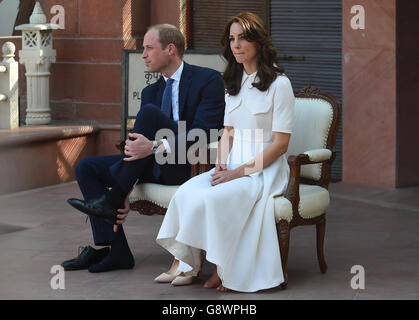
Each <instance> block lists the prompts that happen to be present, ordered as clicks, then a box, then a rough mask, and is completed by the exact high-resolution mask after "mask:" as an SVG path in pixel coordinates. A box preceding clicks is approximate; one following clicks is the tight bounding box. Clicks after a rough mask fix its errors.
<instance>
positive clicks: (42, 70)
mask: <svg viewBox="0 0 419 320" xmlns="http://www.w3.org/2000/svg"><path fill="white" fill-rule="evenodd" d="M46 21H47V18H46V16H45V14H44V12H43V11H42V7H41V5H40V4H39V2H36V4H35V8H34V10H33V12H32V15H31V17H30V18H29V22H30V23H29V24H23V25H20V26H17V27H16V30H22V50H20V51H19V58H20V59H19V62H20V63H21V64H24V65H25V68H26V74H25V75H26V82H27V109H26V124H27V125H42V124H48V123H51V109H50V107H49V76H50V72H49V70H50V67H51V63H54V62H55V56H56V52H55V50H54V49H52V30H55V29H58V28H59V26H58V25H56V24H51V23H46Z"/></svg>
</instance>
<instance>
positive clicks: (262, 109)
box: [248, 99, 272, 115]
mask: <svg viewBox="0 0 419 320" xmlns="http://www.w3.org/2000/svg"><path fill="white" fill-rule="evenodd" d="M271 107H272V104H271V103H270V102H269V101H268V100H267V99H261V100H259V101H252V102H249V106H248V109H249V110H250V112H251V113H252V114H253V115H257V114H263V113H267V112H268V111H269V110H270V109H271Z"/></svg>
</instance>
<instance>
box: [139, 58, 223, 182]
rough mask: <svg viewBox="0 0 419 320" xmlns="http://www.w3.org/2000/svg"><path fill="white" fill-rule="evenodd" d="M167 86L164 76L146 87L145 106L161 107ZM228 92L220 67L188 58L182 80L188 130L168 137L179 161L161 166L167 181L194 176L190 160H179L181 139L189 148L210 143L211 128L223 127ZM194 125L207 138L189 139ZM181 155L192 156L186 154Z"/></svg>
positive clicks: (181, 95)
mask: <svg viewBox="0 0 419 320" xmlns="http://www.w3.org/2000/svg"><path fill="white" fill-rule="evenodd" d="M165 87H166V82H165V80H164V78H163V76H162V77H160V79H159V80H158V81H157V82H156V83H153V84H151V85H149V86H147V87H146V88H144V89H143V91H142V92H141V106H143V105H146V104H153V105H156V106H157V107H159V108H161V102H162V98H163V92H164V89H165ZM224 93H225V90H224V84H223V81H222V78H221V75H220V73H219V72H218V71H215V70H212V69H209V68H204V67H199V66H194V65H190V64H188V63H186V62H184V66H183V70H182V75H181V78H180V83H179V122H180V121H185V123H186V132H185V131H184V132H181V133H178V132H174V133H175V136H174V137H167V141H168V142H169V145H170V149H171V152H174V153H175V154H174V155H175V160H176V164H166V165H165V166H164V168H161V174H162V179H163V182H164V184H181V183H183V182H184V181H186V180H187V179H188V178H189V177H190V164H189V162H186V164H183V163H179V162H178V160H179V155H178V153H179V152H185V150H184V149H183V148H179V142H180V141H182V144H181V145H180V146H185V145H186V151H187V150H188V148H189V147H190V146H191V145H192V144H194V143H196V142H197V141H200V142H205V145H202V147H206V144H207V143H209V142H210V130H211V129H217V130H220V129H221V128H223V123H224V109H225V100H224ZM193 129H202V130H203V131H204V132H205V133H206V137H207V139H206V141H202V138H201V140H199V138H198V137H195V139H194V140H191V141H188V140H187V135H188V133H189V132H190V131H191V130H193ZM195 146H196V145H195ZM200 147H201V146H200ZM180 159H185V160H186V161H187V160H188V159H187V156H186V154H185V155H184V156H181V157H180Z"/></svg>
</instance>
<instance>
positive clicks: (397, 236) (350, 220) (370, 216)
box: [0, 182, 419, 300]
mask: <svg viewBox="0 0 419 320" xmlns="http://www.w3.org/2000/svg"><path fill="white" fill-rule="evenodd" d="M330 190H331V205H330V207H329V210H328V213H327V227H326V243H325V247H326V249H325V252H326V261H327V263H328V267H329V269H328V271H327V273H326V274H321V273H320V272H319V268H318V265H317V257H316V247H315V227H299V228H295V229H293V230H292V232H291V242H290V254H289V262H288V266H289V275H288V276H289V284H288V288H287V289H286V290H281V289H279V288H274V289H270V290H266V291H262V292H258V293H236V292H227V293H219V292H217V291H216V290H209V289H205V288H203V287H202V284H203V282H204V280H201V279H197V281H196V282H195V283H194V284H193V285H191V286H187V287H172V286H170V285H168V284H156V283H154V282H153V278H154V277H155V276H156V275H158V274H160V273H161V272H163V271H165V270H166V269H167V267H168V266H169V264H170V261H171V257H170V256H169V254H168V253H166V252H165V251H164V250H163V249H161V248H160V247H159V246H158V245H157V244H156V243H155V241H154V239H155V237H156V235H157V232H158V229H159V226H160V223H161V221H162V216H152V217H148V216H141V215H138V214H136V213H134V212H132V213H130V216H129V217H128V222H127V223H126V225H125V232H126V234H127V237H128V241H129V243H130V246H131V249H132V251H133V254H134V256H135V260H136V265H135V268H134V269H133V270H128V271H113V272H108V273H102V274H90V273H89V272H87V271H73V272H66V273H65V289H64V290H60V289H58V290H53V289H51V284H50V283H51V279H52V277H53V276H54V275H53V274H51V273H50V271H51V268H52V267H53V266H54V265H57V264H60V263H61V262H62V261H63V260H66V259H68V258H72V257H74V256H76V255H77V248H78V246H81V245H86V244H91V243H92V240H91V231H90V225H89V224H88V223H87V224H86V223H85V218H84V216H83V215H82V214H79V213H77V212H76V211H75V210H74V209H72V208H71V207H70V206H69V205H67V203H66V201H65V200H66V199H67V198H69V197H74V196H76V197H78V196H80V193H79V191H78V187H77V184H76V183H74V182H71V183H66V184H61V185H57V186H52V187H47V188H41V189H35V190H30V191H26V192H20V193H15V194H10V195H2V196H0V261H1V263H0V299H143V300H148V299H156V300H160V299H163V300H165V299H176V300H177V299H186V300H194V299H222V300H230V299H240V300H241V299H249V300H252V299H277V300H287V299H343V300H347V299H374V300H375V299H419V285H418V284H419V232H418V226H419V197H418V195H419V188H405V189H396V190H394V189H385V188H373V187H367V186H360V185H353V184H348V183H334V184H331V187H330ZM355 265H360V266H362V267H363V268H364V270H365V289H358V290H354V289H352V288H351V279H352V277H354V276H355V273H354V274H352V273H351V268H352V267H353V266H355ZM279 267H280V266H278V268H279ZM212 268H213V266H212V265H210V264H209V263H206V264H205V265H204V272H203V273H204V275H203V279H206V278H208V277H209V275H210V274H211V272H212Z"/></svg>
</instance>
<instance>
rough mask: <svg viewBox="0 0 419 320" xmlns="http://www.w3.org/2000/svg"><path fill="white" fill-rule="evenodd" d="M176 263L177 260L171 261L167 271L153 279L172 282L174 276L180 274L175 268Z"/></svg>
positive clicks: (159, 281) (177, 262)
mask: <svg viewBox="0 0 419 320" xmlns="http://www.w3.org/2000/svg"><path fill="white" fill-rule="evenodd" d="M178 265H179V261H178V260H174V261H173V263H172V266H171V267H170V269H169V271H168V272H164V273H162V274H160V275H159V276H158V277H156V278H155V279H154V281H155V282H158V283H170V282H172V281H173V280H175V278H176V277H177V276H178V275H180V271H179V270H177V267H178ZM175 268H176V269H175Z"/></svg>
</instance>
